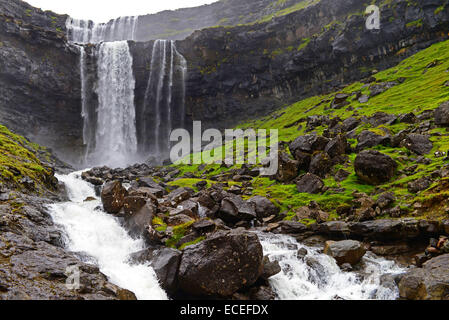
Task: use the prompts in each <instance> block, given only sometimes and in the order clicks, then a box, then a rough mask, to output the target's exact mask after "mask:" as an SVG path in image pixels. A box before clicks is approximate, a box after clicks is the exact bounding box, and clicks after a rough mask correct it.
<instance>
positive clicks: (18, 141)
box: [0, 125, 51, 191]
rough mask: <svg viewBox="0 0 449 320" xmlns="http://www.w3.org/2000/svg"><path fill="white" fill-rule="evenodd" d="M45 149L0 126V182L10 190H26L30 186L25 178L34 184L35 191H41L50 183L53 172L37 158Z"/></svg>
mask: <svg viewBox="0 0 449 320" xmlns="http://www.w3.org/2000/svg"><path fill="white" fill-rule="evenodd" d="M40 150H41V151H42V150H45V149H43V148H42V147H40V146H39V145H37V144H35V143H31V142H29V141H28V140H27V139H25V138H24V137H22V136H19V135H17V134H14V133H12V132H11V131H9V130H8V129H7V128H6V127H4V126H2V125H0V182H1V184H2V185H5V186H7V187H8V188H13V189H18V190H25V189H29V188H30V186H29V184H27V183H25V180H24V178H26V177H28V178H30V179H31V180H32V181H33V182H34V187H33V189H35V191H39V190H41V189H42V188H43V187H44V186H45V185H46V184H47V181H48V178H49V176H50V175H51V171H50V170H49V169H48V168H46V167H45V166H44V165H43V164H42V162H41V161H40V160H39V159H38V157H37V152H39V151H40Z"/></svg>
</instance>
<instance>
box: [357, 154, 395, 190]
mask: <svg viewBox="0 0 449 320" xmlns="http://www.w3.org/2000/svg"><path fill="white" fill-rule="evenodd" d="M397 166H398V165H397V163H396V162H395V161H394V160H393V159H392V158H391V157H389V156H387V155H385V154H383V153H380V152H379V151H375V150H365V151H362V152H361V153H359V154H358V155H357V157H356V159H355V162H354V168H355V172H356V174H357V176H358V177H359V178H360V179H361V180H363V181H365V182H366V183H369V184H373V185H377V184H382V183H385V182H388V181H390V180H391V178H393V176H394V174H395V172H396V169H397Z"/></svg>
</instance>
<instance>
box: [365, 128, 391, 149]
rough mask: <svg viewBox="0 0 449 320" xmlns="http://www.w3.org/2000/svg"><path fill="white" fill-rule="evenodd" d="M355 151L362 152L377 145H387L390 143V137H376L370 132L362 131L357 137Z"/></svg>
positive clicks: (376, 135) (385, 135)
mask: <svg viewBox="0 0 449 320" xmlns="http://www.w3.org/2000/svg"><path fill="white" fill-rule="evenodd" d="M357 141H358V144H357V147H356V150H357V151H362V150H364V149H367V148H372V147H375V146H378V145H384V146H386V145H389V144H390V142H391V137H390V136H389V135H387V134H384V135H378V134H376V133H374V132H372V131H369V130H364V131H362V132H361V133H360V134H359V136H358V137H357Z"/></svg>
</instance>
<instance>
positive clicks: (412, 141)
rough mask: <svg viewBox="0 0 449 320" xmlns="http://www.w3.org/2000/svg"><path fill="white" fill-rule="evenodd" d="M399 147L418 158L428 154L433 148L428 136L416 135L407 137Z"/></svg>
mask: <svg viewBox="0 0 449 320" xmlns="http://www.w3.org/2000/svg"><path fill="white" fill-rule="evenodd" d="M401 145H402V146H403V147H405V148H407V149H409V150H410V151H412V152H414V153H416V154H418V155H420V156H423V155H426V154H428V153H429V152H430V151H432V148H433V143H432V141H430V137H429V136H427V135H422V134H416V133H411V134H409V135H407V137H406V138H405V139H404V140H403V141H402V143H401Z"/></svg>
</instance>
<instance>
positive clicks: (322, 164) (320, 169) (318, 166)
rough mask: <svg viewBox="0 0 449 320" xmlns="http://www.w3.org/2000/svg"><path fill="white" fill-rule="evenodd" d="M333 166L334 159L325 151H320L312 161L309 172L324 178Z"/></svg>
mask: <svg viewBox="0 0 449 320" xmlns="http://www.w3.org/2000/svg"><path fill="white" fill-rule="evenodd" d="M331 168H332V160H331V158H330V157H329V155H328V154H327V153H325V152H318V153H316V154H315V155H314V156H313V157H312V161H310V167H309V172H310V173H312V174H315V175H317V176H319V177H321V178H324V177H325V176H326V175H327V174H328V173H329V172H330V169H331Z"/></svg>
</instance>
